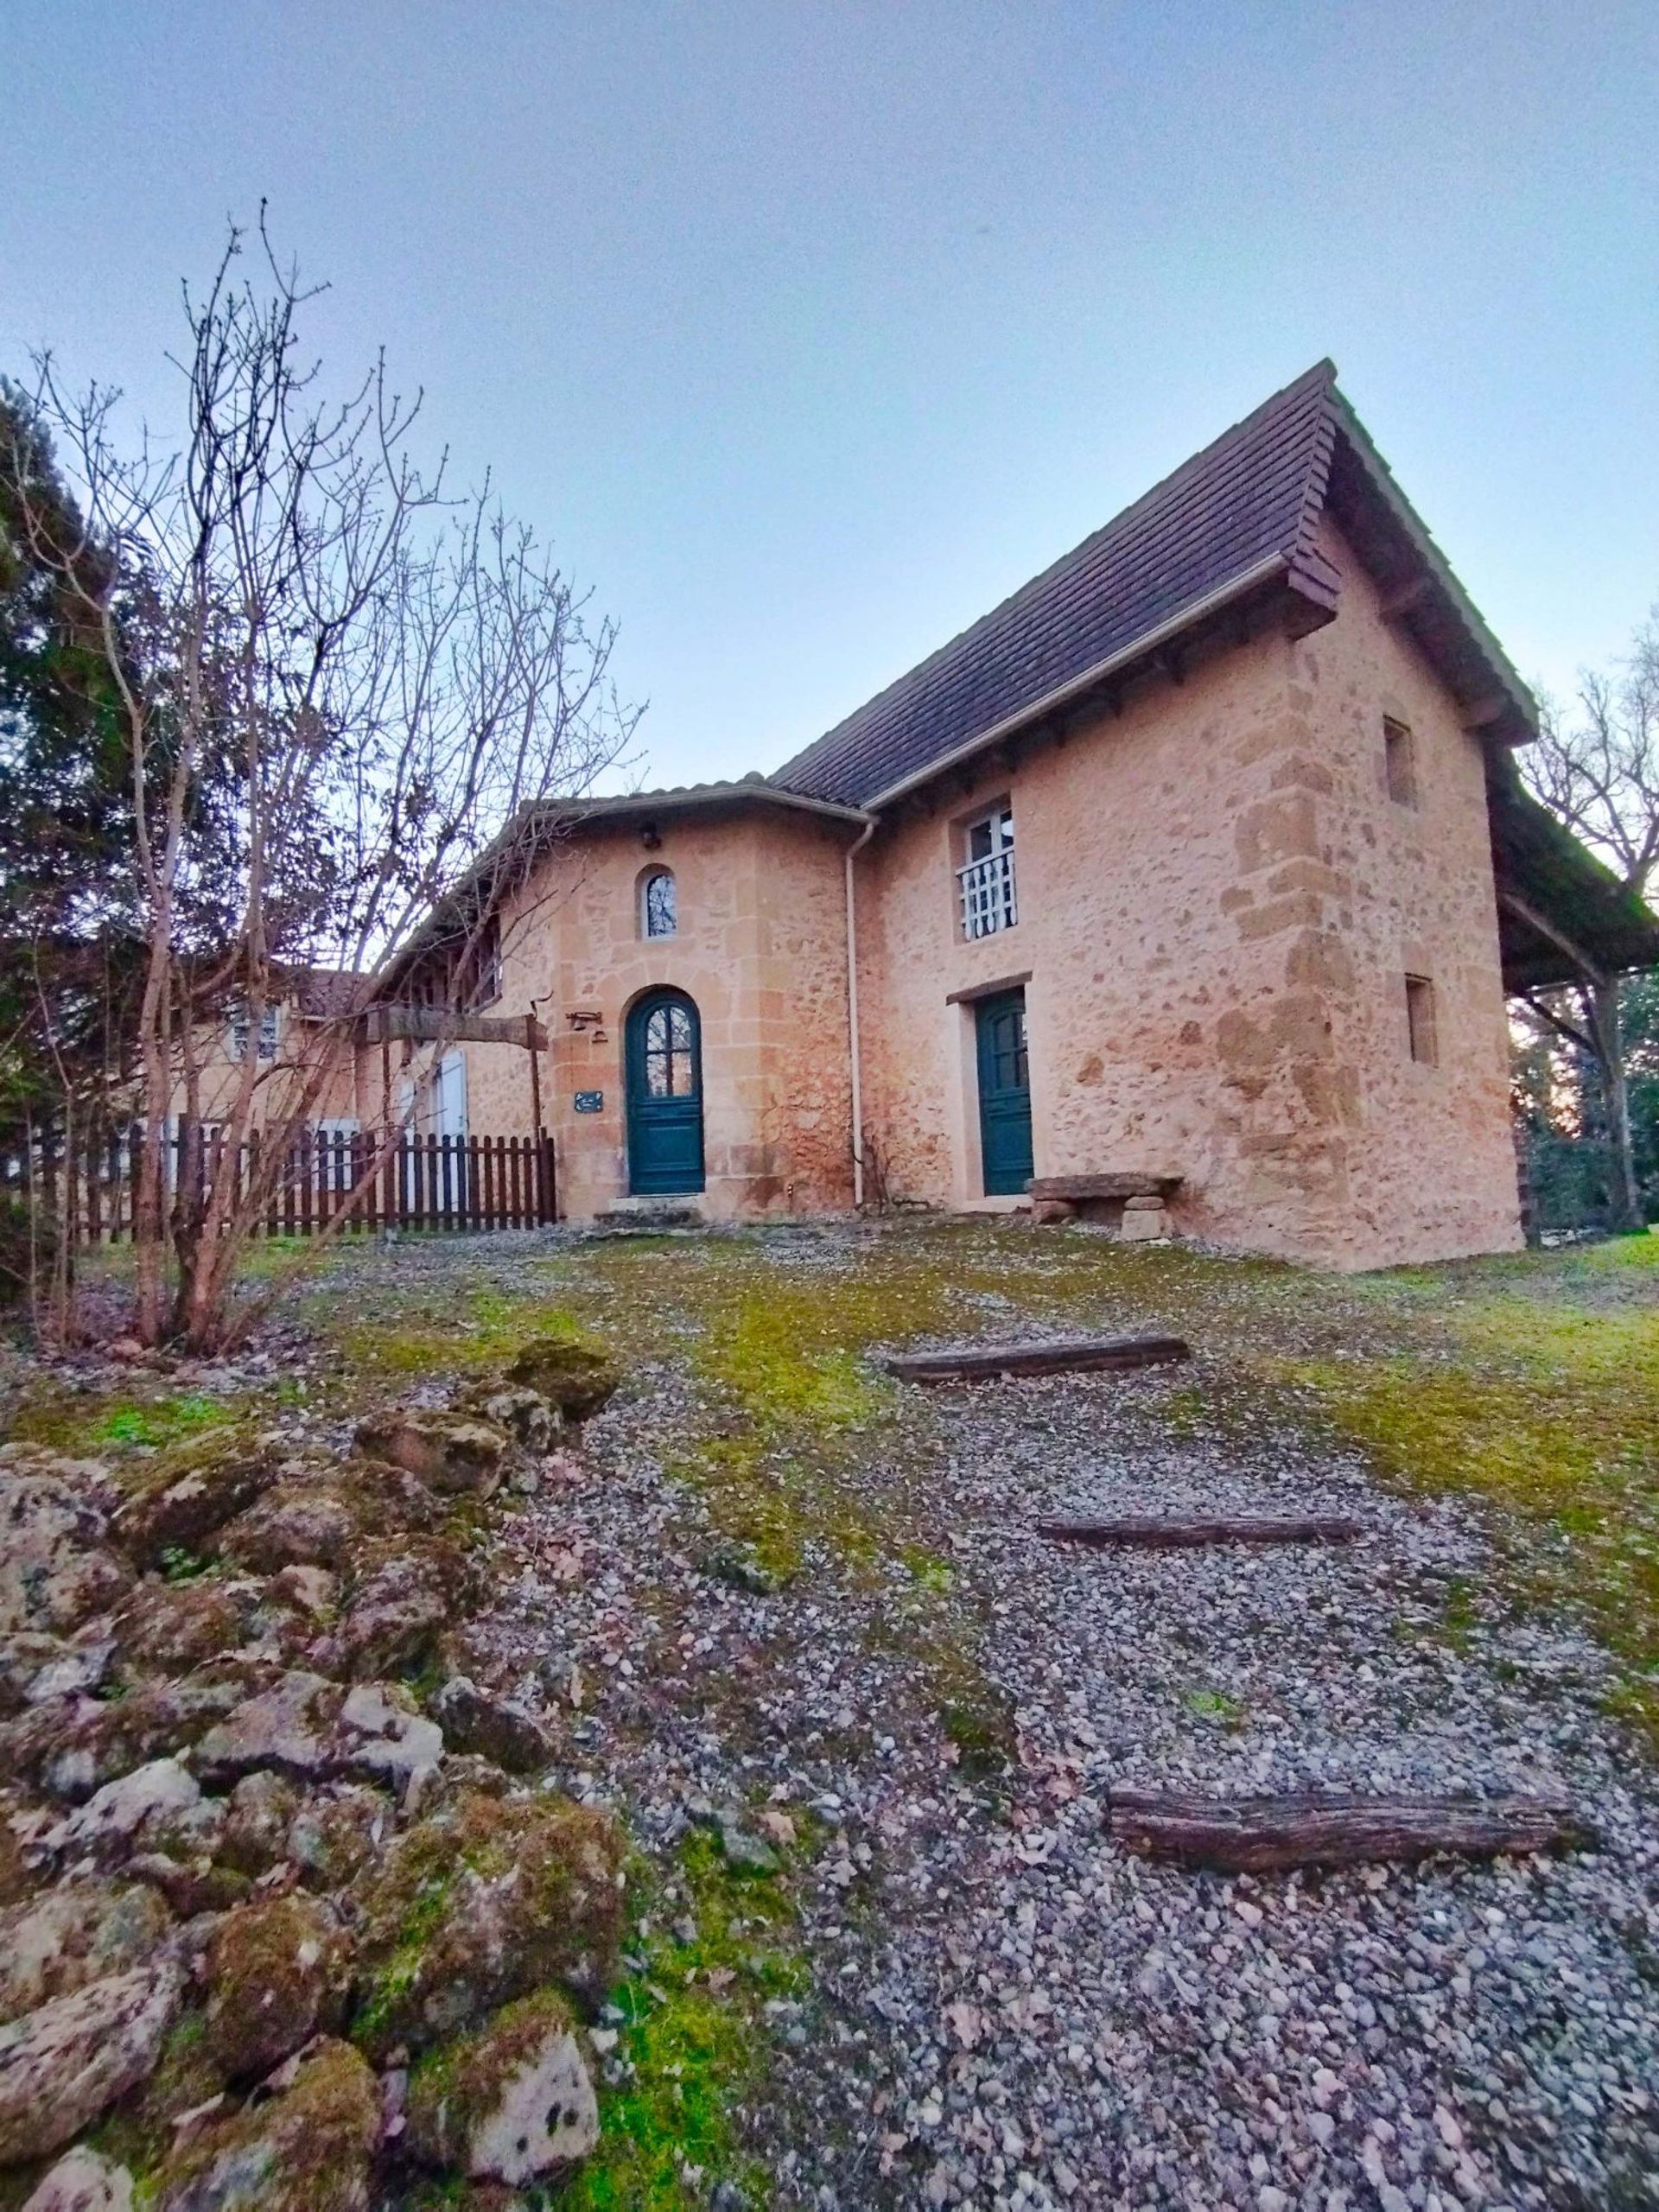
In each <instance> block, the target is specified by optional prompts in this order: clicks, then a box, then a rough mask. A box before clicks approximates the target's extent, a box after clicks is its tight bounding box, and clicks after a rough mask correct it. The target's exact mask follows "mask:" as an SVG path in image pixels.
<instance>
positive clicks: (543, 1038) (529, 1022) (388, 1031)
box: [363, 1006, 547, 1052]
mask: <svg viewBox="0 0 1659 2212" xmlns="http://www.w3.org/2000/svg"><path fill="white" fill-rule="evenodd" d="M363 1021H364V1033H365V1037H366V1039H367V1041H368V1042H369V1043H370V1044H371V1045H382V1044H400V1043H405V1042H406V1043H409V1044H411V1045H518V1046H522V1047H523V1049H524V1051H526V1052H545V1051H546V1050H547V1032H546V1030H545V1029H544V1028H543V1027H542V1025H541V1023H540V1022H539V1021H537V1019H536V1017H535V1015H534V1014H454V1013H452V1012H451V1011H450V1010H449V1009H448V1007H440V1006H372V1007H370V1008H369V1010H368V1012H367V1013H366V1014H365V1015H364V1017H363Z"/></svg>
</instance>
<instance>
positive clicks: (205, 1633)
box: [113, 1576, 264, 1674]
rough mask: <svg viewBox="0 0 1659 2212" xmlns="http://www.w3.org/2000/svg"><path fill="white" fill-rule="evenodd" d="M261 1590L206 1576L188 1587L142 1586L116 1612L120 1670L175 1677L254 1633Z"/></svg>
mask: <svg viewBox="0 0 1659 2212" xmlns="http://www.w3.org/2000/svg"><path fill="white" fill-rule="evenodd" d="M260 1600H261V1586H260V1585H259V1584H258V1583H257V1582H251V1581H232V1580H221V1579H219V1577H218V1576H206V1577H203V1578H201V1579H200V1580H194V1581H189V1582H143V1583H141V1584H140V1585H139V1586H138V1587H137V1590H135V1591H134V1592H133V1593H132V1595H131V1596H130V1598H129V1599H128V1600H127V1602H126V1603H125V1605H123V1606H122V1608H121V1610H120V1611H119V1612H118V1613H117V1615H116V1617H115V1620H114V1624H113V1626H114V1631H115V1637H116V1641H117V1643H118V1647H119V1650H120V1658H121V1665H122V1667H123V1669H125V1670H128V1671H130V1672H136V1673H138V1674H175V1673H177V1672H180V1671H181V1670H184V1669H189V1668H192V1667H199V1666H202V1665H204V1664H206V1663H207V1662H208V1661H210V1660H213V1659H218V1658H221V1657H223V1656H224V1655H225V1654H226V1652H230V1651H236V1650H239V1649H242V1648H243V1647H244V1646H245V1645H246V1644H248V1643H252V1642H253V1641H254V1640H255V1639H256V1638H257V1637H258V1636H259V1634H260V1632H261V1630H262V1628H263V1627H264V1622H263V1620H262V1618H261V1602H260Z"/></svg>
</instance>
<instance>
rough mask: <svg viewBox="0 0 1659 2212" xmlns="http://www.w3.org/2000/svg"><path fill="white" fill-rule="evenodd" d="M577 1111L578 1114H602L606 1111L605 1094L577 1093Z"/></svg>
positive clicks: (597, 1091) (596, 1092) (584, 1091)
mask: <svg viewBox="0 0 1659 2212" xmlns="http://www.w3.org/2000/svg"><path fill="white" fill-rule="evenodd" d="M576 1111H577V1113H578V1114H602V1113H603V1112H604V1111H605V1094H604V1092H603V1091H602V1090H579V1091H578V1092H577V1093H576Z"/></svg>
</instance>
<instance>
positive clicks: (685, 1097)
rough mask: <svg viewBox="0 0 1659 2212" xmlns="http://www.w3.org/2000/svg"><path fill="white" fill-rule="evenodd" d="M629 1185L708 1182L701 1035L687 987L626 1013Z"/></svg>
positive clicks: (690, 1186) (666, 1188)
mask: <svg viewBox="0 0 1659 2212" xmlns="http://www.w3.org/2000/svg"><path fill="white" fill-rule="evenodd" d="M626 1058H627V1083H628V1188H629V1190H630V1191H632V1192H636V1193H639V1194H652V1193H660V1194H667V1193H669V1192H683V1191H700V1190H702V1033H701V1029H700V1027H699V1024H698V1021H697V1009H696V1007H695V1006H694V1005H693V1004H692V1003H691V1001H690V999H689V998H687V997H686V995H685V994H684V992H683V991H653V992H652V993H651V995H650V996H649V997H647V998H643V999H641V1000H640V1001H639V1004H638V1006H636V1007H634V1009H633V1011H632V1014H629V1016H628V1028H627V1054H626Z"/></svg>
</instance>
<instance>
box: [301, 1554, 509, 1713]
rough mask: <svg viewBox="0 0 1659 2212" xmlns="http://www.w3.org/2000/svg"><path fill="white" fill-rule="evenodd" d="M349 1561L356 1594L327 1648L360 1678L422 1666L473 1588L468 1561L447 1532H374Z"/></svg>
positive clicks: (470, 1567) (328, 1640) (350, 1672)
mask: <svg viewBox="0 0 1659 2212" xmlns="http://www.w3.org/2000/svg"><path fill="white" fill-rule="evenodd" d="M352 1567H353V1580H352V1592H351V1596H350V1598H349V1599H348V1600H347V1602H346V1607H345V1610H344V1611H343V1612H342V1613H341V1615H340V1621H339V1623H338V1624H337V1626H336V1627H335V1629H334V1632H333V1634H332V1636H331V1637H329V1638H328V1639H327V1645H326V1647H323V1648H326V1649H327V1652H328V1653H329V1655H330V1656H333V1657H334V1658H335V1659H337V1662H338V1664H339V1665H340V1668H341V1669H343V1670H344V1671H345V1672H346V1673H347V1674H350V1675H355V1676H357V1677H359V1679H365V1678H370V1679H372V1678H373V1677H375V1676H378V1675H403V1674H409V1673H412V1672H413V1671H415V1670H416V1669H418V1668H420V1667H421V1666H422V1665H423V1663H424V1662H426V1661H427V1660H428V1659H429V1658H430V1656H432V1654H433V1653H434V1652H435V1649H436V1648H437V1644H438V1639H439V1637H441V1636H442V1634H443V1632H444V1630H446V1628H448V1625H449V1624H450V1622H451V1621H452V1620H453V1619H454V1617H455V1614H456V1611H457V1610H458V1609H459V1608H460V1607H461V1606H462V1605H464V1604H465V1603H466V1602H467V1599H469V1598H470V1596H471V1595H472V1594H473V1589H474V1570H473V1566H472V1562H471V1560H469V1559H468V1557H467V1554H466V1553H465V1552H464V1551H463V1550H462V1549H461V1547H460V1546H459V1545H458V1544H454V1543H451V1542H450V1541H448V1538H447V1537H443V1536H383V1537H371V1538H368V1539H367V1540H365V1541H364V1542H363V1543H361V1544H360V1545H359V1546H358V1548H357V1549H356V1550H355V1552H354V1553H353V1561H352Z"/></svg>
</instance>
